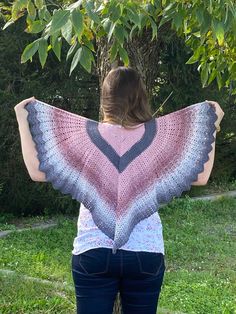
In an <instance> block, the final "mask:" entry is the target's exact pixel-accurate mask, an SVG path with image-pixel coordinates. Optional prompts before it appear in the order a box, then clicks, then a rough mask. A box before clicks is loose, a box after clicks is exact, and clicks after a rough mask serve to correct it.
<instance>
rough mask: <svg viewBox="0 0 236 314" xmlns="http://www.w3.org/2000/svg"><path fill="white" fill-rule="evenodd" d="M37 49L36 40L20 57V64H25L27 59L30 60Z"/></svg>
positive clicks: (37, 40) (37, 41) (37, 42)
mask: <svg viewBox="0 0 236 314" xmlns="http://www.w3.org/2000/svg"><path fill="white" fill-rule="evenodd" d="M38 47H39V39H36V40H35V41H33V42H32V43H30V44H29V45H27V46H26V47H25V49H24V51H23V53H22V56H21V63H25V62H26V61H28V60H29V59H32V57H33V55H34V54H35V53H36V51H37V50H38Z"/></svg>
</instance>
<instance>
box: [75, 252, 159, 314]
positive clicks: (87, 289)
mask: <svg viewBox="0 0 236 314" xmlns="http://www.w3.org/2000/svg"><path fill="white" fill-rule="evenodd" d="M71 266H72V276H73V281H74V285H75V293H76V306H77V313H78V314H112V311H113V306H114V301H115V299H116V296H117V293H118V291H119V292H120V297H121V303H122V310H123V314H155V313H156V311H157V305H158V298H159V294H160V291H161V286H162V281H163V277H164V272H165V256H164V255H163V254H161V253H152V252H143V251H142V252H135V251H126V250H122V249H118V250H117V252H116V254H112V249H110V248H102V247H101V248H96V249H90V250H88V251H86V252H83V253H81V254H79V255H73V254H72V260H71Z"/></svg>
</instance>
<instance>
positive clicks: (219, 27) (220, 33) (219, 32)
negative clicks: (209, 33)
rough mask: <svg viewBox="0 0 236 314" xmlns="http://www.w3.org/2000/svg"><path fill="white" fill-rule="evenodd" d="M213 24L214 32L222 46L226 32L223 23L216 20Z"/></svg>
mask: <svg viewBox="0 0 236 314" xmlns="http://www.w3.org/2000/svg"><path fill="white" fill-rule="evenodd" d="M212 26H213V32H214V34H215V36H216V38H217V40H218V43H219V45H220V46H222V45H223V43H224V34H225V31H224V26H223V23H222V22H217V21H214V22H213V25H212Z"/></svg>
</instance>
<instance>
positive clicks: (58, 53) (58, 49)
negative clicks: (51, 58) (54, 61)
mask: <svg viewBox="0 0 236 314" xmlns="http://www.w3.org/2000/svg"><path fill="white" fill-rule="evenodd" d="M61 46H62V41H61V37H58V38H57V39H56V41H55V43H54V45H53V46H52V50H53V51H54V53H55V55H56V56H57V58H58V60H59V61H61Z"/></svg>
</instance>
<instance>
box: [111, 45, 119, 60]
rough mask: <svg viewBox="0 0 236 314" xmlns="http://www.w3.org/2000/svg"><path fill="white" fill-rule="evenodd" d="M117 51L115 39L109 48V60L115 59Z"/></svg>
mask: <svg viewBox="0 0 236 314" xmlns="http://www.w3.org/2000/svg"><path fill="white" fill-rule="evenodd" d="M117 52H118V45H117V41H115V42H114V43H113V44H112V46H111V48H110V61H111V62H113V61H114V60H115V59H116V56H117Z"/></svg>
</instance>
